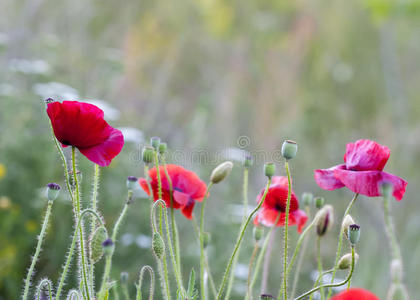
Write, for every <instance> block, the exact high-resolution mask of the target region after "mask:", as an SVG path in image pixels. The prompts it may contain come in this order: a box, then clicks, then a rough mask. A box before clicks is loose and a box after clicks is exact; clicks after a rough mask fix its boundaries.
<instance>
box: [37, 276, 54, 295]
mask: <svg viewBox="0 0 420 300" xmlns="http://www.w3.org/2000/svg"><path fill="white" fill-rule="evenodd" d="M45 285H46V286H47V288H48V299H49V300H53V294H52V288H51V285H52V283H51V280H49V279H47V278H44V279H42V280H41V282H40V283H39V284H38V287H37V291H36V295H37V297H36V299H37V300H41V293H42V288H43V287H44V286H45Z"/></svg>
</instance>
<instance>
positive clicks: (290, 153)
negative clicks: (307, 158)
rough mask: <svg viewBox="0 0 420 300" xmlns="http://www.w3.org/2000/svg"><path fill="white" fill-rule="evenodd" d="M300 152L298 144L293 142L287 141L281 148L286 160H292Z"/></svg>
mask: <svg viewBox="0 0 420 300" xmlns="http://www.w3.org/2000/svg"><path fill="white" fill-rule="evenodd" d="M297 150H298V145H297V144H296V142H294V141H291V140H286V141H284V142H283V145H282V146H281V155H282V156H283V157H284V158H285V159H286V160H289V159H292V158H294V157H295V156H296V153H297Z"/></svg>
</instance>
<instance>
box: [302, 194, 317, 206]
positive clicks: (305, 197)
mask: <svg viewBox="0 0 420 300" xmlns="http://www.w3.org/2000/svg"><path fill="white" fill-rule="evenodd" d="M313 198H314V196H313V195H312V194H311V193H303V194H302V203H303V205H305V206H310V205H311V203H312V200H313Z"/></svg>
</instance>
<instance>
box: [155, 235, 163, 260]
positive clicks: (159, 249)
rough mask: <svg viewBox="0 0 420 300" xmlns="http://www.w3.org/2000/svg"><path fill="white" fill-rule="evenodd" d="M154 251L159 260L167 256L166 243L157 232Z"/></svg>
mask: <svg viewBox="0 0 420 300" xmlns="http://www.w3.org/2000/svg"><path fill="white" fill-rule="evenodd" d="M152 249H153V253H154V254H155V255H156V257H157V258H158V259H161V258H162V257H163V256H164V255H165V242H164V241H163V239H162V237H161V236H160V234H159V233H157V232H155V233H154V234H153V239H152Z"/></svg>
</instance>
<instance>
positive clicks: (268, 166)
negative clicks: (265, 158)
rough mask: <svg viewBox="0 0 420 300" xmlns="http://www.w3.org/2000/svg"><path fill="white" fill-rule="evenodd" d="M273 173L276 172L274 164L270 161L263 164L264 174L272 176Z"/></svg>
mask: <svg viewBox="0 0 420 300" xmlns="http://www.w3.org/2000/svg"><path fill="white" fill-rule="evenodd" d="M274 173H276V165H275V164H274V163H272V162H269V163H265V164H264V174H265V176H267V177H268V178H271V177H273V175H274Z"/></svg>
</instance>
